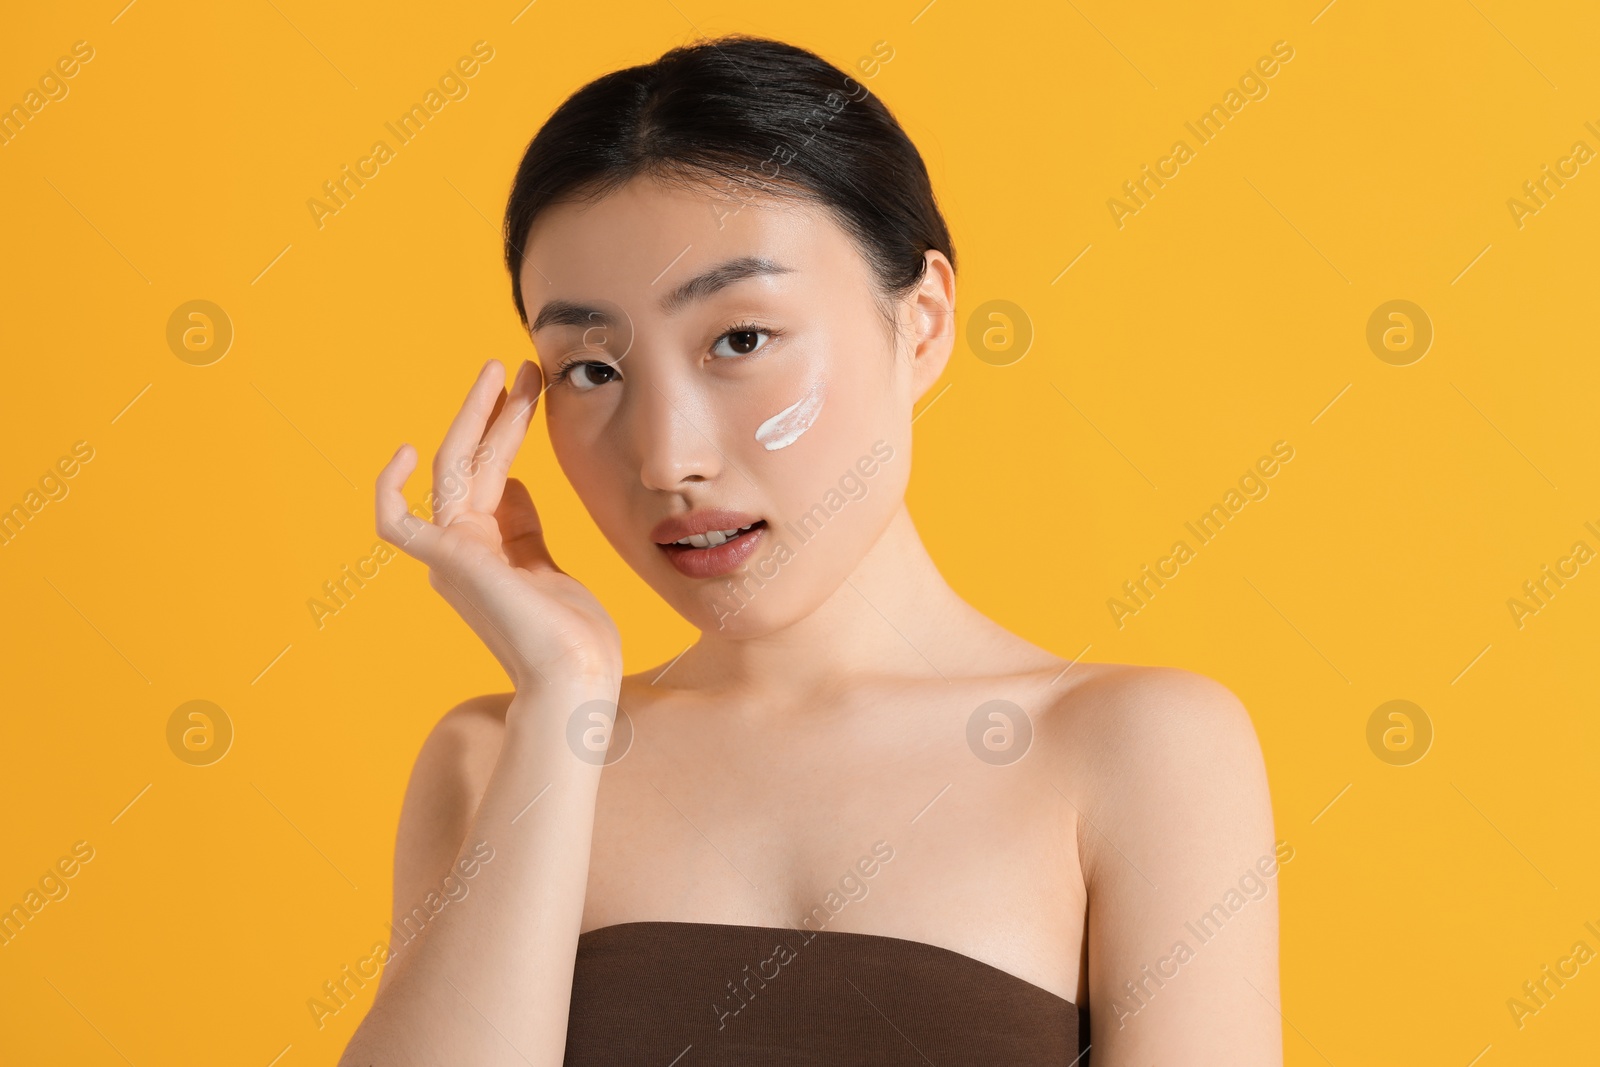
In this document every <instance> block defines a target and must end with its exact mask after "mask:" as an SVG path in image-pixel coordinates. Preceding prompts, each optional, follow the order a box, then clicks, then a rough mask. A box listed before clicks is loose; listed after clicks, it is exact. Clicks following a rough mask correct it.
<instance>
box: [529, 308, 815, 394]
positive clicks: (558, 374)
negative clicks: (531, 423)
mask: <svg viewBox="0 0 1600 1067" xmlns="http://www.w3.org/2000/svg"><path fill="white" fill-rule="evenodd" d="M736 333H758V334H765V335H766V338H767V340H766V342H765V343H763V344H762V346H761V347H760V348H758V349H756V350H755V351H754V352H745V353H741V354H740V355H736V356H718V357H717V358H718V359H747V358H750V357H753V356H759V355H760V354H761V353H762V352H764V351H766V348H767V346H768V345H770V344H772V342H773V341H774V340H776V339H777V338H779V337H782V336H783V331H782V330H771V329H767V328H765V327H762V326H757V325H755V324H754V323H750V322H742V323H738V324H736V325H733V326H730V327H728V328H727V329H726V330H723V331H722V333H720V334H718V335H717V338H716V340H715V341H712V342H711V347H712V348H715V347H717V345H719V344H721V343H722V342H723V341H724V340H726V339H727V338H729V337H731V336H732V335H734V334H736ZM582 366H599V367H606V368H608V369H610V370H611V371H613V372H615V371H616V368H615V367H613V366H612V365H611V364H609V363H605V362H603V361H601V360H594V359H568V360H566V361H565V362H563V363H561V365H560V366H558V367H556V370H555V374H554V375H553V376H552V377H553V380H552V382H551V384H552V385H555V384H559V383H561V382H565V381H566V380H567V379H568V378H569V377H571V376H572V372H573V371H574V370H576V369H577V368H579V367H582ZM590 388H597V387H596V386H590Z"/></svg>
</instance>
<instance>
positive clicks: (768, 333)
mask: <svg viewBox="0 0 1600 1067" xmlns="http://www.w3.org/2000/svg"><path fill="white" fill-rule="evenodd" d="M777 333H778V331H776V330H763V329H762V328H761V327H759V326H752V325H748V324H743V325H739V326H734V327H732V328H731V329H729V330H728V331H727V332H726V333H724V334H723V335H722V336H721V337H718V338H717V343H716V344H714V345H712V346H711V354H712V355H714V356H719V357H721V358H723V359H730V358H734V357H737V356H748V355H753V354H754V353H756V352H759V351H760V350H761V349H762V348H765V347H766V344H762V343H759V342H758V341H757V340H756V339H757V338H758V337H761V336H765V337H766V338H767V342H766V343H767V344H770V343H771V339H772V338H773V337H776V336H777ZM724 341H726V342H728V343H729V345H730V347H731V349H732V350H731V351H720V349H721V348H722V345H723V342H724Z"/></svg>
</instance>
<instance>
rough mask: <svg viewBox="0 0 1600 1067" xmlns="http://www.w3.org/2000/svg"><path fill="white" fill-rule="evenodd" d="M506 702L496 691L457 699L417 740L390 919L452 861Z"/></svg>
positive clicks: (496, 743) (493, 753) (490, 759)
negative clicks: (419, 742)
mask: <svg viewBox="0 0 1600 1067" xmlns="http://www.w3.org/2000/svg"><path fill="white" fill-rule="evenodd" d="M511 698H512V694H511V693H495V694H490V695H487V696H480V697H473V698H471V699H469V700H464V701H462V702H461V703H460V704H457V705H456V706H455V707H453V708H451V709H450V710H449V711H447V712H445V713H444V715H442V716H441V717H440V719H439V721H438V722H437V723H435V724H434V726H433V729H432V730H431V731H429V733H428V736H427V738H426V739H425V740H424V741H423V742H422V748H421V750H420V751H418V753H417V759H416V762H415V764H413V766H412V768H411V779H410V781H409V783H408V784H407V785H406V795H405V800H404V802H403V803H402V804H401V808H400V825H399V828H398V829H397V830H396V832H395V849H394V914H395V916H396V917H398V916H400V915H403V914H405V913H406V912H408V911H409V910H410V909H411V908H412V907H413V906H414V905H415V904H416V903H417V902H418V901H419V900H421V899H423V898H424V897H425V896H426V895H427V894H428V892H429V891H430V890H432V889H434V888H436V887H437V885H438V882H439V880H440V879H441V878H443V877H444V876H445V875H446V874H447V873H449V870H450V867H451V864H453V863H454V862H455V858H456V853H457V852H458V851H459V850H460V848H461V844H462V842H463V840H464V839H465V838H466V835H467V830H468V828H469V827H470V826H471V823H472V817H473V815H474V813H475V812H476V811H477V810H478V801H479V799H480V798H481V797H482V796H483V790H484V787H485V786H486V785H487V784H488V781H489V776H490V774H491V773H493V771H494V764H495V760H496V759H497V758H498V757H499V754H500V743H501V737H502V736H503V734H504V733H505V716H506V708H507V706H508V705H509V704H510V703H511Z"/></svg>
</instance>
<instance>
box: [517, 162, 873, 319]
mask: <svg viewBox="0 0 1600 1067" xmlns="http://www.w3.org/2000/svg"><path fill="white" fill-rule="evenodd" d="M852 258H855V257H854V250H853V248H852V246H851V245H850V242H849V240H848V238H847V237H846V236H845V234H844V232H843V231H842V230H841V229H840V228H839V227H838V226H837V224H835V223H834V222H833V221H832V219H831V218H830V217H829V216H827V215H826V213H825V212H819V211H818V210H817V208H816V207H815V206H814V205H811V204H807V203H804V202H797V201H793V200H779V199H774V198H771V197H761V198H753V197H752V198H749V199H746V200H744V201H737V200H731V199H730V198H729V197H728V195H727V194H726V190H718V189H713V188H709V187H705V186H698V187H694V188H687V189H686V188H680V187H675V186H670V185H662V184H660V183H657V182H651V181H644V180H640V179H635V180H634V181H633V182H630V183H628V184H627V185H625V186H623V187H622V188H621V189H618V190H616V191H615V192H613V193H611V194H609V195H607V196H605V197H603V198H601V199H599V200H595V201H589V202H578V201H567V202H563V203H560V204H556V205H553V206H552V207H550V208H548V209H546V211H545V212H543V213H541V215H540V217H539V218H538V219H536V220H535V221H534V225H533V227H532V228H531V230H530V231H529V238H528V242H527V244H526V245H525V247H524V259H523V265H522V279H521V280H522V287H523V293H524V302H525V304H526V306H527V308H528V315H529V322H530V324H532V323H533V322H534V321H535V319H536V318H537V317H538V312H539V308H540V306H541V305H542V304H543V303H544V302H546V301H549V300H552V299H559V300H567V301H575V302H582V301H585V300H594V299H603V300H609V301H614V302H618V303H623V304H627V305H636V304H637V305H642V306H648V307H651V308H652V309H653V310H677V309H681V308H682V307H683V306H686V302H685V301H682V300H678V301H673V300H670V299H669V294H672V293H675V292H677V291H678V290H679V289H680V288H681V287H683V286H684V284H685V283H686V282H688V281H690V280H692V279H695V278H697V277H699V276H701V275H704V274H706V273H708V272H710V271H712V270H715V269H717V268H719V267H728V266H729V265H730V264H737V263H740V262H741V261H756V262H761V263H765V264H770V265H776V266H777V267H779V268H781V269H776V270H771V269H768V270H755V271H749V270H747V271H746V272H745V273H746V274H747V275H748V276H752V277H756V276H759V277H760V278H761V279H762V281H763V283H767V282H772V283H774V284H773V285H771V286H770V287H771V288H781V289H785V290H789V289H796V288H804V287H806V286H808V285H813V284H816V283H819V282H825V281H827V280H829V279H833V278H837V277H838V276H839V272H840V271H846V272H848V271H851V270H852V269H853V265H852V264H851V263H850V262H849V260H850V259H852ZM731 269H735V270H736V269H737V268H731ZM752 288H753V286H752ZM663 304H666V305H667V306H666V307H665V308H663V307H661V305H663Z"/></svg>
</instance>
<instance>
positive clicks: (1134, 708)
mask: <svg viewBox="0 0 1600 1067" xmlns="http://www.w3.org/2000/svg"><path fill="white" fill-rule="evenodd" d="M1102 685H1103V687H1104V688H1103V691H1102V692H1099V693H1094V694H1091V695H1090V696H1091V700H1092V701H1093V703H1092V704H1091V707H1092V711H1091V712H1090V715H1089V721H1088V724H1087V727H1086V729H1087V731H1088V734H1089V744H1088V748H1087V751H1088V753H1089V762H1088V763H1087V764H1086V765H1085V770H1086V771H1087V773H1088V776H1089V777H1088V778H1087V780H1086V782H1085V785H1084V787H1083V789H1082V791H1081V793H1080V797H1081V803H1080V804H1078V805H1077V806H1078V807H1079V808H1080V815H1079V819H1078V843H1079V854H1080V855H1081V856H1082V857H1083V871H1084V881H1085V884H1086V886H1087V888H1088V893H1089V908H1088V918H1089V925H1088V932H1087V940H1088V955H1089V1010H1090V1013H1091V1019H1090V1030H1091V1037H1092V1040H1093V1044H1094V1051H1093V1052H1092V1053H1091V1056H1092V1059H1093V1062H1094V1064H1095V1067H1124V1065H1133V1064H1139V1065H1144V1064H1149V1063H1183V1064H1189V1065H1193V1067H1207V1065H1218V1067H1220V1065H1224V1064H1226V1065H1229V1067H1234V1065H1241V1064H1244V1065H1251V1067H1257V1065H1263V1067H1281V1064H1282V1063H1283V1039H1282V1020H1281V1016H1280V1015H1279V1014H1278V1006H1279V1004H1278V893H1277V882H1278V878H1277V874H1278V867H1279V864H1280V863H1281V862H1283V860H1284V859H1285V858H1292V856H1293V849H1292V847H1290V846H1288V845H1287V844H1285V845H1282V846H1279V845H1277V844H1275V841H1274V834H1273V825H1272V805H1271V798H1270V796H1269V794H1268V791H1267V777H1266V769H1265V766H1264V764H1263V761H1262V758H1261V749H1260V745H1259V743H1258V742H1257V740H1256V735H1255V730H1254V728H1253V726H1252V725H1251V722H1250V715H1249V713H1248V712H1247V711H1246V710H1245V708H1244V707H1243V705H1242V704H1240V702H1239V700H1238V699H1237V698H1236V697H1235V696H1234V695H1233V694H1232V693H1231V692H1230V691H1229V690H1228V689H1227V688H1225V687H1224V686H1222V685H1220V684H1219V683H1217V682H1215V681H1213V680H1211V679H1209V678H1205V677H1203V676H1201V675H1196V674H1192V673H1189V672H1187V671H1181V670H1175V669H1168V668H1158V669H1146V668H1140V669H1137V670H1134V671H1130V672H1127V673H1126V674H1120V675H1117V676H1113V677H1112V678H1110V679H1108V680H1107V681H1106V682H1105V683H1102Z"/></svg>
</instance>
